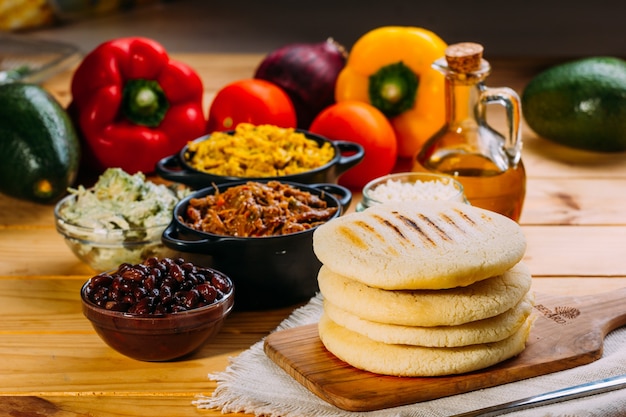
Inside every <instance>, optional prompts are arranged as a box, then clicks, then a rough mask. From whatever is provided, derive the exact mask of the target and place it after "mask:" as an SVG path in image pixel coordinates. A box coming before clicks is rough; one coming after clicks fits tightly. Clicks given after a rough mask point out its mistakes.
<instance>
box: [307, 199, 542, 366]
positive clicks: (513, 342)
mask: <svg viewBox="0 0 626 417" xmlns="http://www.w3.org/2000/svg"><path fill="white" fill-rule="evenodd" d="M313 248H314V250H315V254H316V255H317V257H318V258H319V259H320V261H321V262H322V264H323V265H322V267H321V269H320V272H319V275H318V282H319V286H320V291H321V293H322V295H323V297H324V312H323V314H322V317H321V319H320V323H319V335H320V339H321V340H322V343H323V344H324V346H325V347H326V348H327V349H328V351H330V352H331V353H333V354H334V355H335V356H337V357H338V358H340V359H341V360H343V361H345V362H347V363H348V364H350V365H352V366H354V367H356V368H359V369H363V370H366V371H371V372H375V373H379V374H385V375H396V376H441V375H451V374H460V373H465V372H471V371H475V370H478V369H482V368H486V367H489V366H491V365H495V364H496V363H499V362H502V361H504V360H506V359H508V358H511V357H513V356H516V355H517V354H519V353H520V352H522V350H523V349H524V348H525V346H526V341H527V339H528V334H529V332H530V327H531V325H532V319H531V315H530V313H531V309H532V303H533V300H532V295H531V294H530V292H529V291H530V285H531V274H530V272H529V270H528V268H527V267H526V266H525V265H524V264H523V263H522V262H521V260H522V257H523V255H524V252H525V250H526V240H525V238H524V235H523V234H522V231H521V228H520V227H519V225H518V224H517V223H515V222H514V221H512V220H510V219H509V218H507V217H504V216H502V215H500V214H497V213H493V212H491V211H487V210H483V209H480V208H477V207H473V206H470V205H467V204H462V203H450V202H436V201H433V202H423V203H419V204H416V203H413V202H409V203H397V204H393V205H391V204H389V205H380V206H375V207H372V208H368V209H367V210H365V211H363V212H360V213H352V214H348V215H345V216H343V217H340V218H337V219H334V220H332V221H330V222H327V223H326V224H324V225H322V226H320V227H318V229H317V230H316V231H315V233H314V235H313Z"/></svg>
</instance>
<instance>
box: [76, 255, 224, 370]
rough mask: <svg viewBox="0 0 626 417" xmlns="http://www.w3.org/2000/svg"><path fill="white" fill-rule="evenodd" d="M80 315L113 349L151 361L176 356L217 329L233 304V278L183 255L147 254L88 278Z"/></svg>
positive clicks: (203, 340)
mask: <svg viewBox="0 0 626 417" xmlns="http://www.w3.org/2000/svg"><path fill="white" fill-rule="evenodd" d="M81 300H82V308H83V314H84V315H85V317H87V319H89V321H90V322H91V324H92V326H93V328H94V330H95V331H96V333H97V334H98V335H99V336H100V338H101V339H102V340H103V341H104V342H105V343H106V344H107V345H109V346H110V347H111V348H113V349H115V350H116V351H118V352H119V353H121V354H123V355H125V356H128V357H130V358H133V359H137V360H141V361H149V362H157V361H169V360H174V359H179V358H182V357H184V356H187V355H190V354H191V353H193V352H195V351H196V350H198V349H199V348H200V347H201V346H202V345H203V344H204V343H205V342H207V341H208V340H209V339H210V338H211V337H213V336H215V335H216V334H217V333H219V331H220V329H221V327H222V325H223V323H224V320H225V319H226V317H227V316H228V314H229V313H230V312H231V310H232V308H233V305H234V286H233V283H232V281H231V279H230V278H229V277H228V276H227V275H225V274H223V273H221V272H219V271H217V270H215V269H212V268H207V267H202V266H197V265H195V264H193V263H191V262H188V261H185V260H184V259H182V258H176V259H172V258H161V259H159V258H148V259H146V260H145V261H143V262H142V263H139V264H128V263H124V264H121V265H120V266H119V267H118V268H117V269H116V270H113V271H108V272H103V273H100V274H98V275H96V276H93V277H91V278H90V279H89V280H87V282H85V284H83V286H82V288H81Z"/></svg>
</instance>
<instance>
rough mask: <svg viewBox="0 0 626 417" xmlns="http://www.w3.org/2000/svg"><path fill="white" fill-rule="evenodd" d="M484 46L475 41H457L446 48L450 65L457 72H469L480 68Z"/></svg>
mask: <svg viewBox="0 0 626 417" xmlns="http://www.w3.org/2000/svg"><path fill="white" fill-rule="evenodd" d="M483 50H484V48H483V46H482V45H481V44H478V43H473V42H462V43H455V44H453V45H450V46H448V47H447V48H446V61H447V62H448V67H449V68H450V69H451V70H453V71H456V72H461V73H468V72H473V71H477V70H479V69H480V66H481V64H482V58H483Z"/></svg>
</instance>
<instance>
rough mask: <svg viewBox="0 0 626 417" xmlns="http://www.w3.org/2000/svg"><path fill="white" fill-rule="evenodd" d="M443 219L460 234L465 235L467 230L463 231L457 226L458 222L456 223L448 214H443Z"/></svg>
mask: <svg viewBox="0 0 626 417" xmlns="http://www.w3.org/2000/svg"><path fill="white" fill-rule="evenodd" d="M441 218H442V219H443V221H444V222H446V223H448V224H449V225H451V226H452V227H454V228H455V229H456V230H458V231H459V232H461V233H463V234H465V229H463V228H462V227H461V226H460V225H459V224H457V222H455V221H454V219H453V218H452V217H450V216H448V215H447V214H444V213H442V214H441Z"/></svg>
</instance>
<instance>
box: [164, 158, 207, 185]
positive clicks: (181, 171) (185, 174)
mask: <svg viewBox="0 0 626 417" xmlns="http://www.w3.org/2000/svg"><path fill="white" fill-rule="evenodd" d="M155 172H156V173H157V174H158V175H159V176H160V177H162V178H164V179H166V180H169V181H174V182H179V183H182V184H186V185H189V186H196V185H197V184H202V183H203V182H206V180H205V179H204V175H203V174H202V173H196V172H194V171H191V170H189V169H187V168H186V167H184V166H183V165H182V164H181V162H180V156H179V155H170V156H166V157H165V158H162V159H161V160H159V161H157V163H156V165H155Z"/></svg>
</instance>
